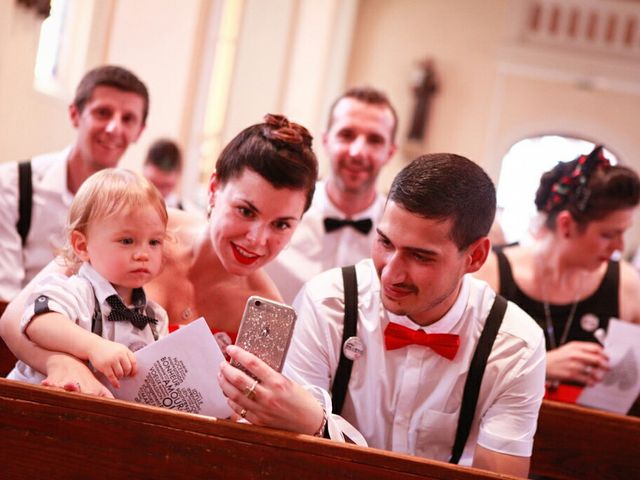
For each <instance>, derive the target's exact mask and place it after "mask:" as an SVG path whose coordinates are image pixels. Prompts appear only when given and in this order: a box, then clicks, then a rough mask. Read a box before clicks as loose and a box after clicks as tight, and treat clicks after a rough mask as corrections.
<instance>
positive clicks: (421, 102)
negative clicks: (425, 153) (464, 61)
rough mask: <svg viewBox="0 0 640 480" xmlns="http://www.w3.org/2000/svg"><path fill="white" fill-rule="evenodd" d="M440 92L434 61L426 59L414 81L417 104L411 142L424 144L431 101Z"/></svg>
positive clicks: (412, 118)
mask: <svg viewBox="0 0 640 480" xmlns="http://www.w3.org/2000/svg"><path fill="white" fill-rule="evenodd" d="M437 92H438V80H437V78H436V72H435V69H434V67H433V60H431V59H426V60H424V61H422V62H420V64H419V65H418V67H417V69H416V72H415V79H414V81H413V93H414V96H415V104H414V108H413V115H412V117H411V127H410V129H409V134H408V135H407V137H408V139H409V140H415V141H418V142H422V141H423V140H424V137H425V134H426V132H427V120H428V119H429V110H430V109H431V101H432V99H433V97H434V95H435V94H436V93H437Z"/></svg>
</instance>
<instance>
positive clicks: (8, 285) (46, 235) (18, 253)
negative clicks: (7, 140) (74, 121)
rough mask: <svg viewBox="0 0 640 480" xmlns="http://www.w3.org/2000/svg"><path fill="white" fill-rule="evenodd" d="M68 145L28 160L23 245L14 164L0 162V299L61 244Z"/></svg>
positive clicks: (66, 200) (11, 294)
mask: <svg viewBox="0 0 640 480" xmlns="http://www.w3.org/2000/svg"><path fill="white" fill-rule="evenodd" d="M70 151H71V148H70V147H69V148H66V149H65V150H63V151H61V152H56V153H49V154H45V155H38V156H36V157H33V159H32V160H31V169H32V172H33V178H32V183H33V196H32V198H33V207H32V215H31V230H30V231H29V236H28V237H27V242H26V244H25V247H24V249H23V248H22V240H21V239H20V235H19V234H18V230H17V229H16V223H17V221H18V167H17V164H16V162H10V163H7V164H4V165H2V166H0V300H3V301H10V300H12V299H13V298H14V297H15V296H16V295H17V294H18V293H19V292H20V290H22V287H24V286H25V285H26V284H27V283H29V281H30V280H31V279H32V278H33V277H34V276H35V275H36V274H37V273H38V272H39V271H40V270H42V268H43V267H44V266H45V265H47V264H48V263H49V262H50V261H51V260H52V259H53V258H54V257H55V256H56V254H57V250H58V249H60V248H61V247H62V246H63V244H64V237H65V231H64V230H65V225H66V222H67V215H68V212H69V207H70V206H71V201H72V200H73V195H72V194H71V192H69V189H68V187H67V161H68V157H69V153H70Z"/></svg>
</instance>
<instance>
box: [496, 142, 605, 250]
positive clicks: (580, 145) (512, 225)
mask: <svg viewBox="0 0 640 480" xmlns="http://www.w3.org/2000/svg"><path fill="white" fill-rule="evenodd" d="M594 146H595V144H594V143H593V142H590V141H588V140H584V139H579V138H572V137H564V136H561V135H542V136H539V137H531V138H525V139H524V140H520V141H518V142H516V143H515V144H513V145H512V146H511V148H510V149H509V151H508V152H507V154H506V155H505V156H504V158H503V159H502V166H501V168H500V179H499V181H498V188H497V195H498V212H499V222H500V226H501V227H502V231H503V233H504V238H505V241H506V242H507V243H510V242H516V241H519V240H522V238H523V237H524V236H525V234H526V233H527V230H528V228H529V225H530V222H531V219H532V218H533V217H534V216H535V214H536V208H535V204H534V199H535V194H536V190H537V189H538V184H539V182H540V177H541V176H542V174H543V173H544V172H546V171H548V170H550V169H551V168H553V166H554V165H556V164H557V163H558V162H568V161H571V160H573V159H575V158H576V157H578V156H580V155H582V154H587V153H589V152H591V150H593V148H594ZM605 155H606V156H607V158H608V159H609V160H610V161H611V163H617V159H616V157H615V156H614V155H613V154H612V153H611V152H610V151H609V150H607V149H606V148H605Z"/></svg>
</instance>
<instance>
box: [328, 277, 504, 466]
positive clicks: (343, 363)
mask: <svg viewBox="0 0 640 480" xmlns="http://www.w3.org/2000/svg"><path fill="white" fill-rule="evenodd" d="M342 279H343V282H344V304H345V307H344V330H343V333H342V345H344V342H345V341H346V340H347V339H348V338H349V337H353V336H355V335H356V331H357V324H358V309H357V307H358V283H357V278H356V270H355V267H354V266H353V265H351V266H348V267H343V268H342ZM506 309H507V301H506V300H505V299H504V298H503V297H501V296H500V295H496V298H495V300H494V302H493V306H492V307H491V311H490V312H489V316H488V317H487V321H486V323H485V326H484V328H483V330H482V333H481V335H480V339H479V340H478V345H477V346H476V350H475V352H474V354H473V359H472V360H471V366H470V367H469V373H468V375H467V380H466V382H465V384H464V392H463V395H462V405H461V407H460V416H459V417H458V427H457V429H456V438H455V441H454V444H453V450H452V453H451V458H450V459H449V462H450V463H458V461H459V460H460V456H461V455H462V452H463V450H464V446H465V444H466V443H467V439H468V438H469V432H470V431H471V424H472V422H473V417H474V414H475V410H476V405H477V403H478V394H479V393H480V384H481V383H482V376H483V375H484V370H485V367H486V366H487V359H488V357H489V354H490V353H491V349H492V348H493V343H494V341H495V339H496V336H497V334H498V330H499V328H500V325H501V323H502V318H503V317H504V313H505V311H506ZM352 366H353V360H349V359H348V358H347V357H346V356H345V355H344V349H341V351H340V360H339V362H338V368H337V370H336V375H335V379H334V381H333V385H332V386H331V397H332V404H333V410H332V411H333V413H335V414H337V415H339V414H340V413H341V412H342V407H343V406H344V400H345V397H346V395H347V389H348V386H349V379H350V377H351V368H352Z"/></svg>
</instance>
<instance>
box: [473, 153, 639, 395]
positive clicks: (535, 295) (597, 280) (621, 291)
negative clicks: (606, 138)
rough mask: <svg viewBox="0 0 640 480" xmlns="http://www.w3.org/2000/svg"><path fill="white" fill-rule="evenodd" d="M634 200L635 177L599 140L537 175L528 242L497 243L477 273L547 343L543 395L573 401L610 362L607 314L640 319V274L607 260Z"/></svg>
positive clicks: (621, 246)
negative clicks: (536, 222) (536, 217)
mask: <svg viewBox="0 0 640 480" xmlns="http://www.w3.org/2000/svg"><path fill="white" fill-rule="evenodd" d="M638 203H640V179H639V178H638V175H637V174H636V172H634V171H633V170H631V169H630V168H628V167H624V166H620V165H611V164H610V162H609V160H608V159H607V158H606V157H605V156H604V153H603V147H602V146H597V147H596V148H595V149H594V150H593V151H592V152H591V153H590V154H588V155H582V156H580V157H578V158H577V159H575V160H573V161H571V162H566V163H564V162H561V163H559V164H557V165H556V166H555V167H554V168H553V169H551V170H550V171H548V172H546V173H545V174H543V175H542V177H541V179H540V185H539V187H538V191H537V192H536V198H535V204H536V208H537V210H538V212H539V214H540V216H541V220H542V222H541V223H542V225H541V227H540V229H539V231H538V232H536V234H535V235H534V237H533V239H532V240H531V241H530V242H528V243H526V244H524V243H523V244H516V245H512V246H507V247H502V248H495V249H494V252H493V254H492V255H490V256H489V258H488V260H487V262H486V263H485V264H484V266H483V268H482V269H481V270H480V271H479V272H477V273H476V276H478V277H480V278H482V279H484V280H486V281H487V282H488V283H489V284H490V285H491V286H492V287H493V288H494V289H495V290H496V291H498V292H499V293H500V294H501V295H503V296H504V297H506V298H507V299H509V300H511V301H513V302H514V303H517V304H518V305H519V306H520V307H521V308H522V309H524V310H525V311H526V312H527V313H528V314H529V315H531V316H532V317H533V318H534V319H535V320H536V321H537V322H538V324H539V325H540V327H542V329H543V330H544V333H545V337H546V342H547V397H546V398H549V399H553V400H560V401H567V402H575V401H576V399H577V398H578V396H579V395H580V393H581V391H582V388H583V387H584V386H585V385H593V384H595V383H597V382H599V381H600V380H602V378H603V376H604V374H605V372H606V371H607V370H608V368H609V359H608V357H607V355H606V354H605V353H604V351H603V347H602V341H603V338H604V337H605V336H606V332H607V328H608V325H609V320H610V318H619V319H621V320H625V321H629V322H634V323H640V304H638V302H637V299H638V297H639V296H640V278H639V277H638V275H637V273H636V272H635V271H634V270H633V267H631V265H629V264H628V263H626V262H624V261H616V260H613V259H612V256H613V255H614V252H621V251H622V250H623V249H624V240H623V236H624V233H625V232H626V231H627V230H628V229H629V227H630V226H631V223H632V217H633V214H634V211H635V209H636V207H637V205H638Z"/></svg>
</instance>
